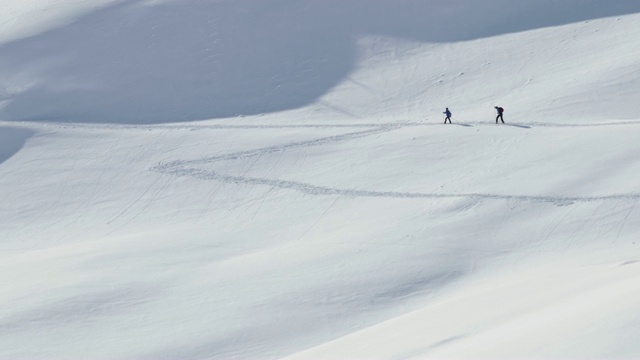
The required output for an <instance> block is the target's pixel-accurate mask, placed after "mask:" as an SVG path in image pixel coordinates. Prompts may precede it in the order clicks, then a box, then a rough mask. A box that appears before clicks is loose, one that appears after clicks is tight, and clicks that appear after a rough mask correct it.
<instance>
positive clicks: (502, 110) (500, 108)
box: [494, 106, 504, 124]
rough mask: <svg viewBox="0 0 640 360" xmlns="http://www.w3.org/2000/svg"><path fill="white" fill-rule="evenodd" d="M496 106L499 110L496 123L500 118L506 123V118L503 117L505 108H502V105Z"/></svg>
mask: <svg viewBox="0 0 640 360" xmlns="http://www.w3.org/2000/svg"><path fill="white" fill-rule="evenodd" d="M494 108H495V109H496V111H497V112H498V116H496V124H497V123H498V119H500V120H502V123H503V124H504V118H503V117H502V113H503V112H504V108H502V107H501V106H494Z"/></svg>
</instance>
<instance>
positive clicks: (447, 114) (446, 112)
mask: <svg viewBox="0 0 640 360" xmlns="http://www.w3.org/2000/svg"><path fill="white" fill-rule="evenodd" d="M443 114H445V115H446V116H447V117H445V118H444V123H445V124H446V123H447V120H449V124H451V111H449V108H446V110H445V111H444V112H443Z"/></svg>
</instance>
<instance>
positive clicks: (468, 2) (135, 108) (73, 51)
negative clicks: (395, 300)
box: [0, 0, 640, 124]
mask: <svg viewBox="0 0 640 360" xmlns="http://www.w3.org/2000/svg"><path fill="white" fill-rule="evenodd" d="M635 12H640V3H639V2H633V1H628V0H611V1H607V2H606V3H605V2H602V1H600V0H573V1H563V2H558V1H555V0H537V1H532V0H529V1H513V0H493V1H490V2H480V1H477V0H458V1H456V2H447V3H446V4H445V3H443V2H442V1H439V0H423V1H397V0H349V1H344V0H323V1H315V0H270V1H265V0H241V1H238V0H220V1H199V0H179V1H164V2H158V3H150V2H148V1H142V0H131V1H126V2H120V3H118V4H116V5H113V6H110V7H108V8H105V9H101V10H98V11H96V12H94V13H91V14H88V15H86V16H83V17H81V18H79V19H77V20H76V21H75V22H73V23H71V24H68V25H65V26H63V27H60V28H58V29H54V30H51V31H48V32H45V33H42V34H40V35H37V36H33V37H30V38H26V39H21V40H17V41H14V42H11V43H8V44H5V45H3V46H0V82H1V83H2V84H3V85H4V86H5V87H6V88H7V89H9V90H6V91H4V94H2V96H1V97H2V98H3V99H4V100H5V101H4V103H5V106H4V107H3V108H2V109H0V118H3V119H7V120H12V121H42V120H46V121H75V122H87V123H122V124H148V123H167V122H179V121H194V120H202V119H212V118H224V117H231V116H236V115H256V114H261V113H270V112H277V111H283V110H288V109H294V108H298V107H302V106H304V105H308V104H310V103H312V102H314V101H316V100H317V99H318V98H319V97H320V96H322V95H323V94H325V93H326V92H327V91H329V90H330V89H331V88H333V87H334V86H336V85H337V84H339V83H340V82H341V81H342V80H343V79H344V78H345V77H347V76H348V75H349V73H350V72H351V71H352V69H353V68H354V65H355V63H356V60H357V49H356V44H355V41H354V40H355V39H357V38H358V37H361V36H366V35H380V36H392V37H402V38H406V39H411V40H415V41H421V42H452V41H463V40H471V39H475V38H482V37H488V36H495V35H499V34H504V33H510V32H516V31H524V30H529V29H534V28H538V27H544V26H552V25H561V24H566V23H570V22H576V21H582V20H588V19H592V18H596V17H602V16H613V15H621V14H628V13H635ZM459 24H465V25H464V26H460V25H459ZM0 100H2V99H0Z"/></svg>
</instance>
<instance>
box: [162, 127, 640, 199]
mask: <svg viewBox="0 0 640 360" xmlns="http://www.w3.org/2000/svg"><path fill="white" fill-rule="evenodd" d="M405 126H407V124H406V123H405V124H387V125H385V126H381V127H376V128H373V129H368V130H364V131H358V132H350V133H346V134H341V135H334V136H329V137H323V138H318V139H313V140H306V141H299V142H292V143H286V144H280V145H274V146H269V147H264V148H259V149H254V150H245V151H239V152H234V153H229V154H224V155H217V156H211V157H206V158H201V159H194V160H175V161H171V162H167V163H161V164H159V165H157V166H155V167H153V168H151V169H150V170H152V171H156V172H159V173H162V174H166V175H171V176H187V177H193V178H197V179H201V180H213V181H219V182H222V183H227V184H244V185H263V186H269V187H273V188H280V189H288V190H295V191H298V192H301V193H304V194H308V195H314V196H323V195H324V196H327V195H329V196H336V195H338V196H346V197H353V198H355V197H361V198H395V199H478V200H482V199H488V200H508V201H521V202H522V201H524V202H553V203H564V204H571V203H573V202H583V203H584V202H595V201H608V200H636V201H637V200H639V199H640V193H626V194H624V193H623V194H609V195H594V196H562V195H558V196H545V195H513V194H491V193H458V194H456V193H422V192H399V191H377V190H360V189H341V188H332V187H326V186H319V185H313V184H309V183H303V182H297V181H289V180H280V179H270V178H259V177H247V176H237V175H229V174H223V173H219V172H216V171H213V170H205V169H201V168H198V167H197V166H198V165H210V164H213V163H216V162H220V161H235V160H242V159H248V158H253V157H256V158H258V159H259V158H260V157H262V156H263V155H266V154H272V153H276V152H283V151H286V150H292V149H296V148H304V147H312V146H321V145H326V144H330V143H337V142H342V141H349V140H354V139H358V138H362V137H366V136H372V135H376V134H381V133H385V132H389V131H393V130H397V129H400V128H403V127H405Z"/></svg>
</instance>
